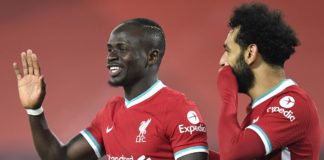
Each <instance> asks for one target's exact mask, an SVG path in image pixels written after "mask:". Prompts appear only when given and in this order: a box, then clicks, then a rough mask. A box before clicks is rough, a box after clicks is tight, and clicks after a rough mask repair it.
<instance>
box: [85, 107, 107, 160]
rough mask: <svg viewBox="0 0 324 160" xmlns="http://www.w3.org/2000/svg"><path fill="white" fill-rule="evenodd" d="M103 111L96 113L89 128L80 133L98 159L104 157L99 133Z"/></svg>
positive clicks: (100, 133)
mask: <svg viewBox="0 0 324 160" xmlns="http://www.w3.org/2000/svg"><path fill="white" fill-rule="evenodd" d="M103 111H104V110H102V111H100V112H98V113H97V115H96V117H95V118H94V119H93V120H92V122H91V124H90V126H89V127H87V128H86V129H84V130H83V131H81V134H82V136H83V137H84V138H85V139H86V140H87V141H88V143H89V144H90V146H91V147H92V149H93V150H94V152H95V153H96V155H97V157H98V158H101V157H103V156H104V155H105V149H104V145H103V138H102V132H101V122H102V113H103Z"/></svg>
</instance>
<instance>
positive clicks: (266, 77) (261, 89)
mask: <svg viewBox="0 0 324 160" xmlns="http://www.w3.org/2000/svg"><path fill="white" fill-rule="evenodd" d="M253 72H254V75H255V83H254V86H253V87H252V88H251V89H250V90H249V91H248V95H249V96H250V97H251V99H252V101H254V100H255V99H257V98H258V97H260V96H261V95H263V94H265V93H266V92H268V91H269V90H271V89H272V88H274V87H275V86H276V85H278V84H279V83H280V82H282V81H283V80H285V79H286V75H285V71H284V70H283V68H275V67H271V66H268V65H266V66H262V67H260V68H258V69H255V70H254V71H253Z"/></svg>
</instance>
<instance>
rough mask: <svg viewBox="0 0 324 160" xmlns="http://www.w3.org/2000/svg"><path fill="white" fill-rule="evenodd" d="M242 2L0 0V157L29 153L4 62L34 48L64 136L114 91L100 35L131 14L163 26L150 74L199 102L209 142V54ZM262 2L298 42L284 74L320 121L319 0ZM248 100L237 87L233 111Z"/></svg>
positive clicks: (214, 55)
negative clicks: (157, 60)
mask: <svg viewBox="0 0 324 160" xmlns="http://www.w3.org/2000/svg"><path fill="white" fill-rule="evenodd" d="M242 2H247V1H242V0H239V1H238V0H214V1H212V0H205V1H198V0H177V1H162V0H161V1H152V0H138V1H130V0H129V1H126V0H122V1H109V0H105V1H103V0H69V1H65V0H56V1H41V0H23V1H20V0H0V46H1V47H0V73H1V76H0V89H1V92H0V107H1V112H0V113H1V116H0V159H1V160H14V159H24V160H32V159H38V158H37V154H36V151H35V149H34V146H33V142H32V138H31V132H30V129H29V124H28V119H27V116H26V113H25V111H24V110H23V109H22V107H21V105H20V103H19V99H18V93H17V86H16V77H15V75H14V72H13V70H12V67H11V65H12V62H14V61H18V62H19V58H20V53H21V52H22V51H24V50H26V49H28V48H31V49H33V50H34V51H35V52H36V53H38V56H39V59H40V64H41V67H42V71H43V74H44V75H45V80H46V83H47V97H46V99H45V102H44V108H45V112H46V115H47V119H48V122H49V125H50V127H51V129H52V130H53V131H54V132H55V133H56V135H57V136H58V137H59V138H60V139H61V140H62V141H63V142H67V141H68V140H69V139H70V138H71V137H73V136H74V135H75V134H77V133H78V132H79V131H80V130H82V129H83V128H85V127H86V126H87V125H88V124H89V123H90V121H91V120H92V118H93V117H94V115H95V114H96V112H97V111H98V110H99V109H100V108H101V107H102V106H103V105H104V104H105V102H106V101H107V99H109V98H111V97H112V96H114V95H122V94H123V92H122V90H121V88H111V87H110V86H108V85H107V83H106V82H107V79H108V73H107V70H106V68H105V66H106V56H107V55H106V54H107V49H106V42H107V38H108V36H109V33H110V31H111V30H112V29H113V27H114V26H116V25H117V24H118V23H120V22H121V21H123V20H126V19H129V18H134V17H147V18H151V19H153V20H155V21H157V22H158V23H160V24H161V25H162V26H163V28H164V30H165V34H166V39H167V49H166V54H165V57H164V61H163V64H162V67H161V69H160V74H159V78H160V79H161V80H162V81H163V82H164V83H165V84H167V85H168V86H170V87H172V88H175V89H178V90H180V91H182V92H184V93H186V95H187V96H188V97H189V98H191V99H192V100H194V101H195V102H196V103H197V104H198V105H199V109H200V111H201V113H202V116H203V117H204V120H205V122H206V123H207V125H208V136H209V145H210V148H211V149H213V150H218V149H217V147H218V146H217V140H216V136H217V134H216V128H217V123H218V119H217V117H218V116H217V112H218V111H219V96H218V93H217V91H216V85H215V80H216V77H217V69H218V60H219V58H220V56H221V54H222V53H223V47H222V45H223V42H224V39H225V38H226V35H227V32H228V28H227V21H228V18H229V16H230V15H231V12H232V10H233V8H234V7H235V6H238V5H239V4H241V3H242ZM264 2H265V3H266V4H268V5H269V6H270V7H271V8H278V9H281V10H282V11H283V12H284V14H285V18H286V20H287V21H288V22H289V24H290V25H291V26H292V27H293V28H294V29H295V31H296V32H297V34H298V37H299V38H300V40H301V42H302V45H301V46H300V47H298V48H297V52H296V54H295V55H294V56H293V57H292V58H291V60H290V61H289V62H288V63H287V64H286V71H287V75H288V76H289V77H291V78H293V79H294V80H295V81H297V82H298V84H299V85H300V86H301V87H302V88H304V89H305V90H306V91H307V92H308V93H309V94H310V95H311V96H312V97H313V99H314V101H315V102H316V103H317V105H318V110H319V113H320V118H321V122H322V127H324V126H323V124H324V123H323V120H324V109H323V108H322V107H323V106H324V99H323V89H324V87H323V81H324V74H323V58H324V56H323V54H324V53H323V49H322V48H323V46H324V32H323V28H324V21H323V16H324V10H323V8H322V7H323V5H324V1H321V0H308V1H306V0H303V1H282V0H271V1H270V0H268V1H264ZM248 103H249V99H248V98H247V97H246V96H240V103H239V104H240V108H239V110H240V113H241V114H239V119H240V120H241V119H242V117H243V116H244V114H243V113H244V110H245V106H246V105H247V104H248ZM297 118H298V117H297ZM251 143H253V142H251Z"/></svg>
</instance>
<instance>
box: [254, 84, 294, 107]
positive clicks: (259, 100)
mask: <svg viewBox="0 0 324 160" xmlns="http://www.w3.org/2000/svg"><path fill="white" fill-rule="evenodd" d="M293 85H297V84H296V83H295V82H294V81H293V80H291V79H285V80H283V81H282V82H280V83H279V84H278V85H277V86H275V87H273V88H272V89H270V90H269V91H268V92H266V93H265V94H263V95H261V96H260V97H258V98H257V99H255V100H254V101H253V102H251V108H252V109H254V108H255V107H257V106H258V105H259V104H261V103H262V102H264V101H266V100H268V99H269V98H271V97H273V96H275V95H276V94H278V93H280V92H281V91H283V90H285V89H286V88H287V87H289V86H293Z"/></svg>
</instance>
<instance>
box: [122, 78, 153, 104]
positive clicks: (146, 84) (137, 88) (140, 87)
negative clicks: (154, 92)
mask: <svg viewBox="0 0 324 160" xmlns="http://www.w3.org/2000/svg"><path fill="white" fill-rule="evenodd" d="M156 81H157V76H154V77H150V78H146V79H142V80H139V81H137V82H135V83H133V84H131V85H129V86H124V92H125V97H126V98H127V99H128V100H131V99H133V98H135V97H136V96H138V95H140V94H141V93H143V92H145V91H146V90H147V89H149V88H150V87H151V86H152V85H153V84H154V83H155V82H156Z"/></svg>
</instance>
